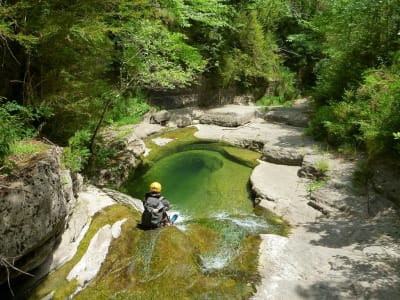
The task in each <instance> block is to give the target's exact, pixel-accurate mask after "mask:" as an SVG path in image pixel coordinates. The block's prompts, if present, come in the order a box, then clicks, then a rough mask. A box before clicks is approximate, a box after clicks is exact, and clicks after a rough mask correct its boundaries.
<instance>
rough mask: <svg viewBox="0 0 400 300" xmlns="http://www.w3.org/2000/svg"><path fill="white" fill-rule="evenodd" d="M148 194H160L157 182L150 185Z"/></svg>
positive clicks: (159, 185) (159, 186)
mask: <svg viewBox="0 0 400 300" xmlns="http://www.w3.org/2000/svg"><path fill="white" fill-rule="evenodd" d="M150 192H156V193H160V192H161V184H160V183H159V182H153V183H152V184H150Z"/></svg>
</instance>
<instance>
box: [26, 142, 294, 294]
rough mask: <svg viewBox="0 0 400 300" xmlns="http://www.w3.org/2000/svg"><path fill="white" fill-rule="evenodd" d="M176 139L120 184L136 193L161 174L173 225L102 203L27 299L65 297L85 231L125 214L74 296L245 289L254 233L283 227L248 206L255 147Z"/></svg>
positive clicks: (254, 252) (251, 276) (252, 265)
mask: <svg viewBox="0 0 400 300" xmlns="http://www.w3.org/2000/svg"><path fill="white" fill-rule="evenodd" d="M188 135H189V134H188ZM178 144H179V145H178V146H176V145H168V146H165V147H163V148H162V149H157V151H153V152H152V153H153V154H152V155H150V156H149V159H148V160H147V161H146V163H145V164H144V165H143V167H142V168H140V169H138V170H136V171H135V173H134V174H132V176H131V179H130V180H129V181H128V182H127V183H126V184H125V186H124V187H123V189H122V190H123V191H124V192H126V193H128V194H130V195H132V196H134V197H135V198H140V199H142V198H143V196H144V194H145V193H146V192H147V191H148V187H149V184H150V183H151V182H153V181H159V182H161V183H162V185H163V195H164V196H165V197H166V198H167V199H168V200H169V201H170V202H171V205H172V208H171V211H170V213H171V214H172V213H178V214H179V218H178V221H177V223H176V224H175V225H176V226H170V227H165V228H162V229H156V230H147V231H144V230H141V229H138V228H137V226H136V225H137V223H138V222H140V213H138V212H137V211H135V210H134V209H132V208H131V207H129V206H124V205H116V206H111V207H109V208H107V209H104V210H102V211H101V212H99V213H98V214H96V216H94V219H93V221H92V223H91V226H90V229H89V233H88V234H86V236H85V238H84V240H83V242H81V245H80V246H79V249H78V254H77V255H75V257H74V258H73V260H72V261H71V262H69V263H67V264H66V265H64V266H62V267H61V268H60V269H59V270H57V271H56V272H53V273H52V274H50V275H49V276H48V278H47V279H46V280H45V281H44V282H43V283H42V284H41V285H40V286H38V287H37V288H36V290H35V291H33V292H32V296H31V297H30V299H32V300H36V299H42V298H43V297H45V296H46V295H48V294H50V293H52V292H53V291H54V292H55V294H54V299H67V298H68V297H69V295H71V294H72V293H73V292H74V291H75V289H76V287H77V283H76V282H74V281H72V282H68V281H67V280H66V279H65V278H66V276H67V274H68V273H69V272H70V270H71V269H72V267H73V266H74V265H75V264H76V263H77V262H78V261H79V260H80V257H82V256H83V255H84V253H85V251H86V248H87V246H88V244H89V241H90V239H91V237H92V236H93V235H94V234H95V233H96V232H97V230H98V229H99V228H100V227H101V226H104V225H105V224H114V223H115V222H116V221H119V220H121V219H124V218H126V220H127V221H126V223H124V224H123V226H122V231H121V237H119V238H118V239H115V240H113V242H112V244H111V246H110V249H109V253H108V254H107V258H106V260H105V261H104V263H103V264H102V266H101V269H100V271H99V274H98V275H97V276H96V278H95V279H94V280H93V281H92V282H90V283H89V284H88V286H87V287H86V288H85V289H84V290H82V291H81V292H79V293H78V294H76V296H75V297H74V299H77V300H79V299H84V300H98V299H111V300H133V299H135V300H136V299H146V300H147V299H218V300H220V299H229V300H231V299H248V298H250V297H251V295H252V294H253V293H254V291H255V286H256V284H257V282H258V280H259V277H258V274H257V266H258V249H259V243H260V237H259V234H260V233H275V234H285V233H286V231H287V226H286V225H285V223H284V222H283V221H281V220H280V219H279V218H277V217H276V216H273V215H272V214H271V213H270V212H268V211H266V210H264V209H261V208H259V207H256V208H254V207H253V202H252V196H251V193H250V190H249V177H250V174H251V171H252V168H251V167H250V166H254V165H255V164H256V161H255V160H256V158H257V157H258V154H256V153H254V152H251V153H250V152H249V151H248V150H244V149H238V148H233V147H230V146H227V145H224V144H218V143H217V144H216V143H193V141H190V144H186V145H184V144H183V143H182V142H181V143H178ZM168 147H169V148H168ZM161 154H162V155H163V157H161Z"/></svg>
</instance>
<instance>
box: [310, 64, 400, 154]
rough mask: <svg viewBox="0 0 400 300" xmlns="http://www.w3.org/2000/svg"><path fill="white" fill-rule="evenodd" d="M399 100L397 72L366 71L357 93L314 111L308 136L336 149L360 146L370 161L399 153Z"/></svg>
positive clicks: (353, 92) (351, 92)
mask: <svg viewBox="0 0 400 300" xmlns="http://www.w3.org/2000/svg"><path fill="white" fill-rule="evenodd" d="M399 99H400V72H398V70H397V68H396V67H395V66H393V67H392V68H391V69H388V68H379V69H372V70H369V71H368V72H367V73H365V75H364V83H363V84H362V85H361V86H360V87H359V88H358V89H357V90H355V91H347V92H346V93H345V96H344V98H343V100H342V101H340V102H336V103H330V105H325V106H322V107H320V108H319V109H318V111H317V113H316V114H315V116H314V118H313V120H312V121H311V125H310V127H309V128H308V133H310V134H312V135H313V136H314V137H316V138H317V139H323V140H326V141H328V142H329V143H331V144H334V145H336V146H343V145H353V146H355V147H360V146H361V147H363V148H365V149H366V150H367V151H368V153H369V155H370V157H374V156H376V155H379V154H382V153H390V152H394V151H399V150H400V147H399V142H398V140H396V137H397V135H396V134H397V133H396V132H397V131H398V129H399V128H400V101H399ZM399 152H400V151H399Z"/></svg>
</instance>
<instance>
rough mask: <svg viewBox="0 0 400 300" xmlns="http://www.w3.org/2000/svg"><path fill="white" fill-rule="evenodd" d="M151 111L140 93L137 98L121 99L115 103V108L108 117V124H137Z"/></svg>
mask: <svg viewBox="0 0 400 300" xmlns="http://www.w3.org/2000/svg"><path fill="white" fill-rule="evenodd" d="M149 110H150V105H149V104H147V103H146V102H145V100H144V98H143V96H142V95H141V94H140V93H138V94H136V96H135V97H126V98H120V99H118V101H115V102H113V107H112V108H111V110H110V112H109V113H108V115H107V120H106V121H107V123H109V124H110V123H114V124H116V125H126V124H136V123H138V122H140V120H141V117H142V116H143V115H144V114H145V113H146V112H148V111H149Z"/></svg>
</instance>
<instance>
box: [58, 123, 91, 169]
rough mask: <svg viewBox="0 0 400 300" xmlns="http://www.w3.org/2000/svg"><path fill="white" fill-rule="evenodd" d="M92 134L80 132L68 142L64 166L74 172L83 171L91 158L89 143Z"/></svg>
mask: <svg viewBox="0 0 400 300" xmlns="http://www.w3.org/2000/svg"><path fill="white" fill-rule="evenodd" d="M90 138H91V133H90V132H89V131H88V130H78V131H77V132H75V135H74V136H72V137H71V138H70V139H69V140H68V147H66V148H64V154H63V164H64V167H65V168H68V169H70V170H71V171H72V172H79V171H81V170H83V168H84V166H85V164H86V163H87V161H88V159H89V157H90V150H89V142H90Z"/></svg>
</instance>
